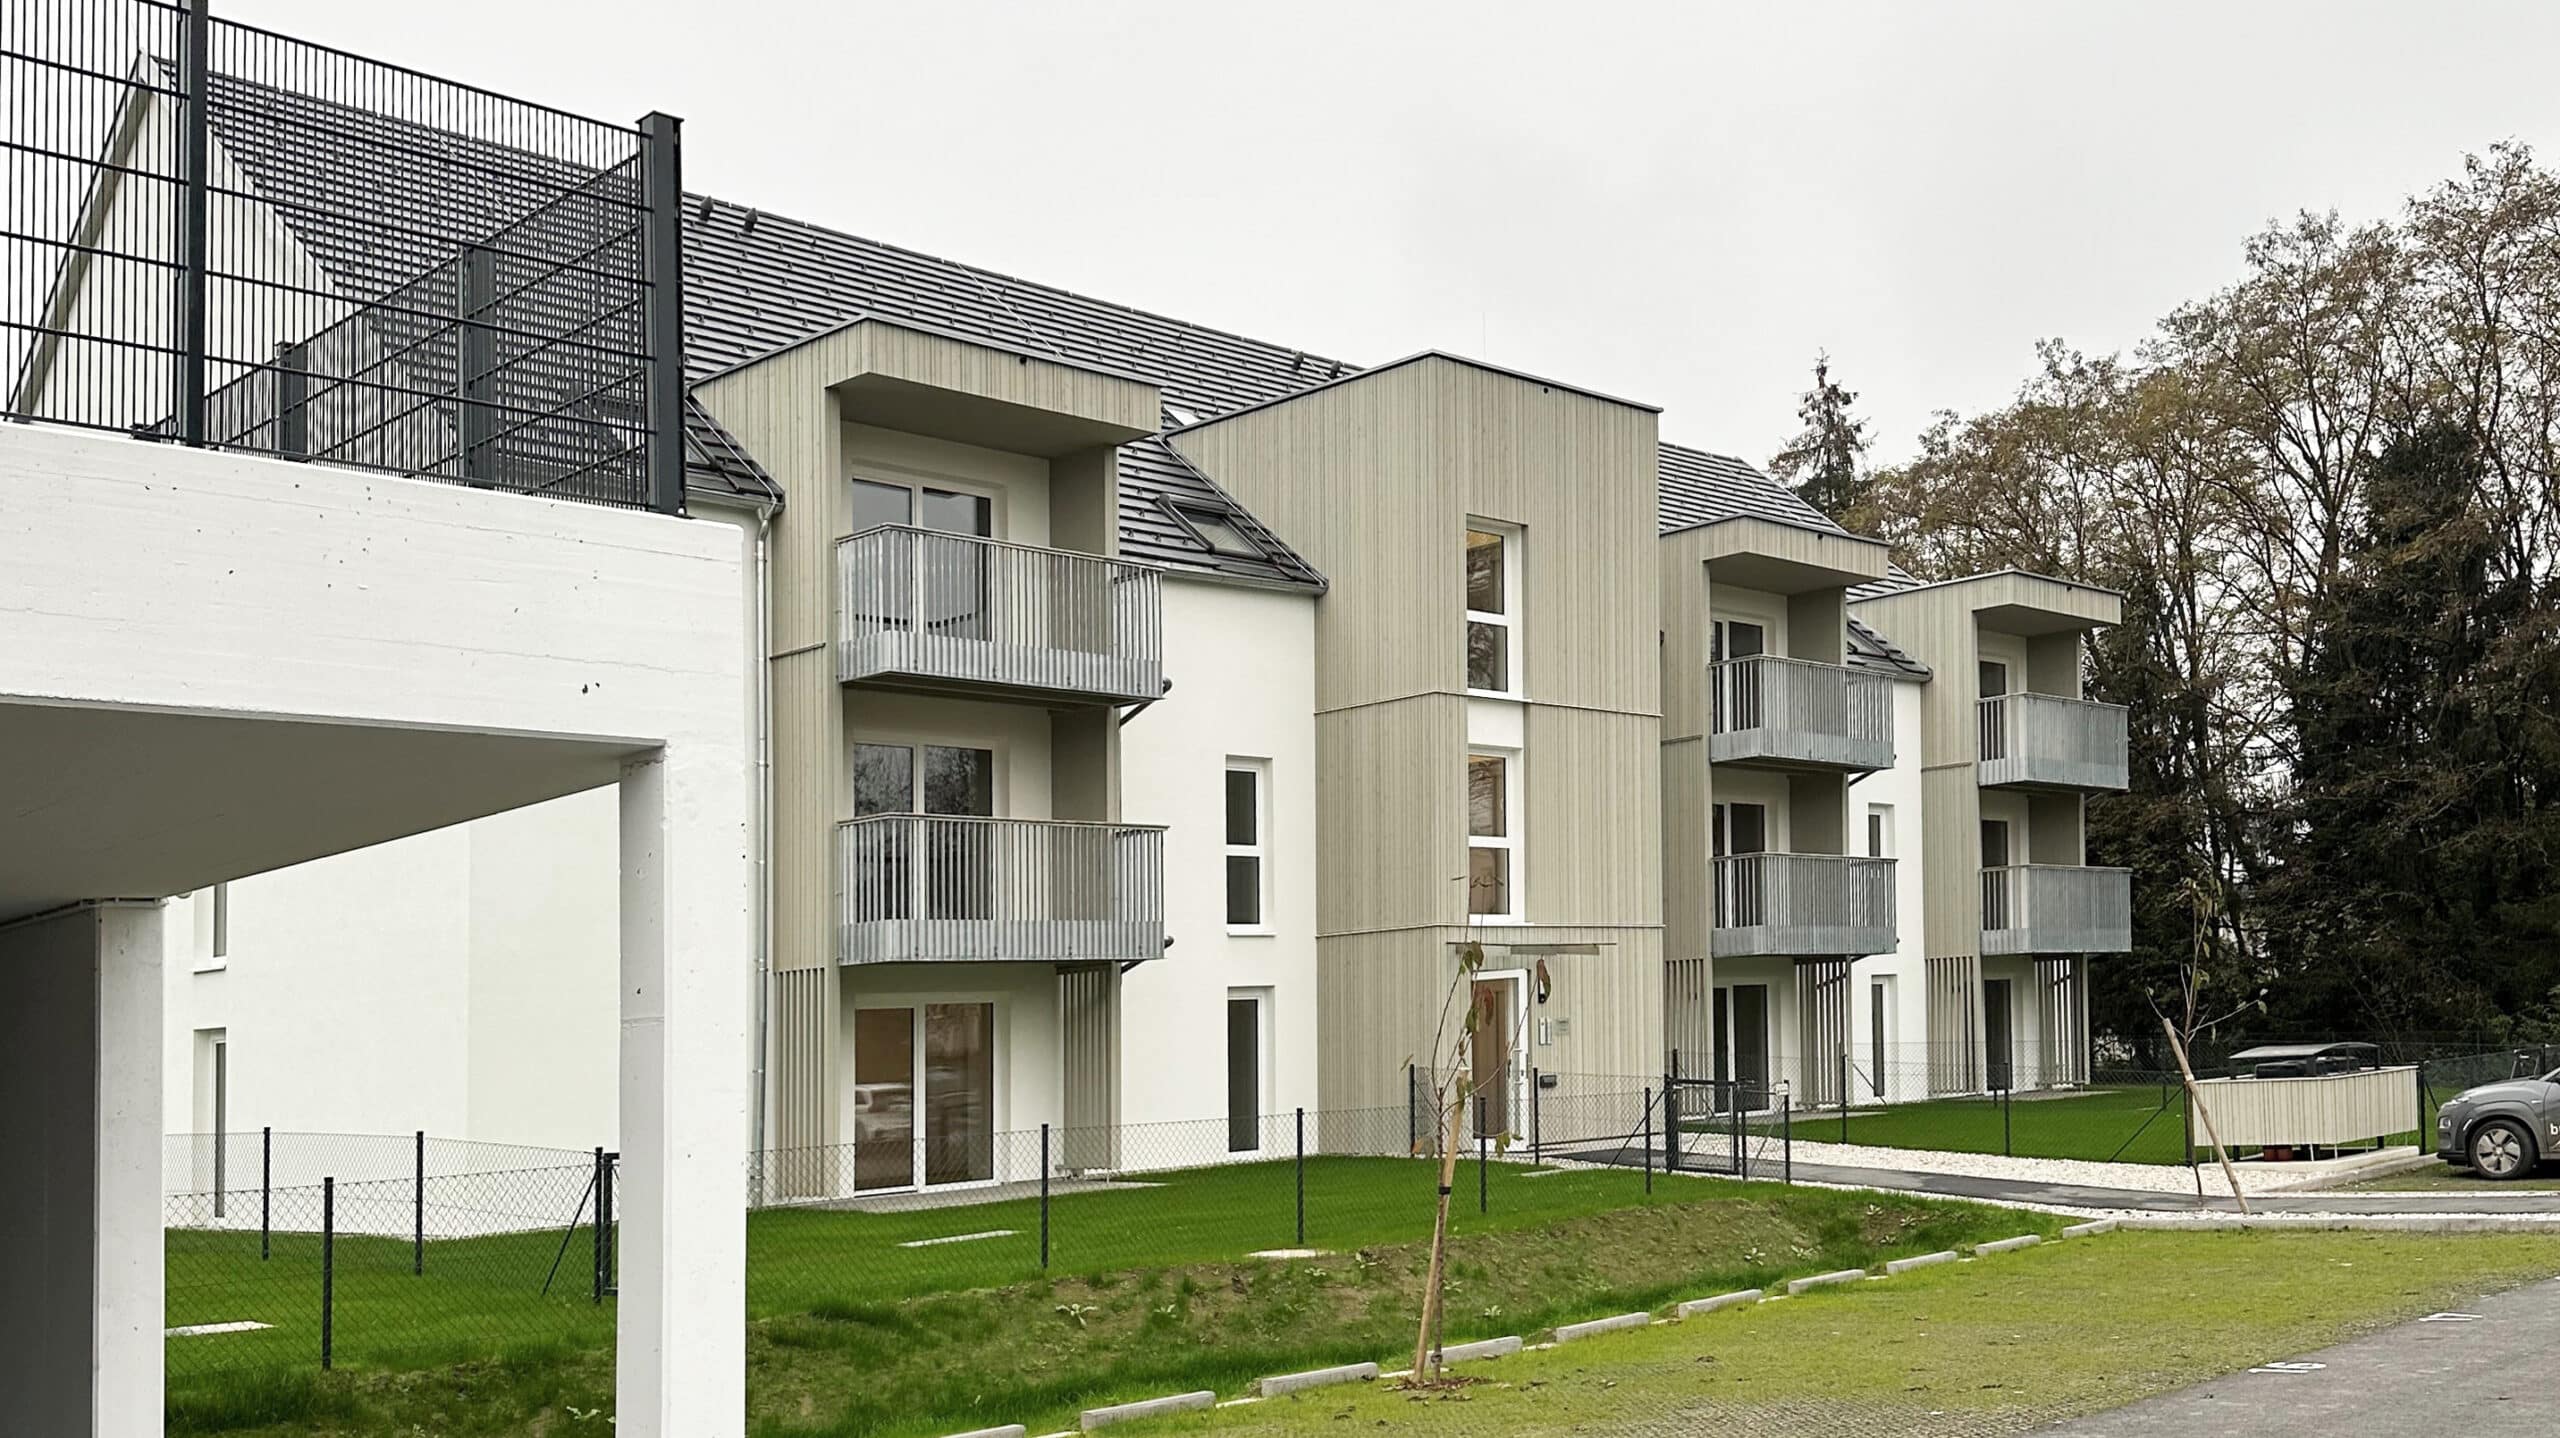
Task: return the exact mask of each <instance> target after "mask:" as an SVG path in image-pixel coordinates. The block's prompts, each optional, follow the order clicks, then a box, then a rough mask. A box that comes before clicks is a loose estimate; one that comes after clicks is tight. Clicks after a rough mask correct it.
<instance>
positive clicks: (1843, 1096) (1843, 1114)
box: [1840, 1044, 1849, 1143]
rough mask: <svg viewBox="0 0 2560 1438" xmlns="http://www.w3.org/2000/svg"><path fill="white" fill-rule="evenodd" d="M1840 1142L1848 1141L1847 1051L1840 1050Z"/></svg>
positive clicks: (1846, 1047) (1844, 1049) (1842, 1047)
mask: <svg viewBox="0 0 2560 1438" xmlns="http://www.w3.org/2000/svg"><path fill="white" fill-rule="evenodd" d="M1840 1141H1841V1142H1842V1143H1847V1142H1848V1141H1849V1049H1848V1046H1847V1045H1846V1044H1843V1045H1842V1046H1841V1048H1840Z"/></svg>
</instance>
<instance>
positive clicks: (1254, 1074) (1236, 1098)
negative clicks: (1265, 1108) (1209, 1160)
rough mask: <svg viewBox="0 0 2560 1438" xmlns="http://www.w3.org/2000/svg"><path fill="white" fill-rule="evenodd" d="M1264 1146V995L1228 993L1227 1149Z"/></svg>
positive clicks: (1248, 1149)
mask: <svg viewBox="0 0 2560 1438" xmlns="http://www.w3.org/2000/svg"><path fill="white" fill-rule="evenodd" d="M1261 1147H1262V998H1261V996H1260V995H1258V994H1229V995H1228V996H1227V1152H1229V1153H1253V1152H1255V1151H1256V1150H1258V1149H1260V1148H1261Z"/></svg>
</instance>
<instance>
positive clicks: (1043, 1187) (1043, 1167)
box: [1040, 1123, 1049, 1273]
mask: <svg viewBox="0 0 2560 1438" xmlns="http://www.w3.org/2000/svg"><path fill="white" fill-rule="evenodd" d="M1040 1271H1041V1272H1043V1273H1046V1272H1048V1271H1049V1126H1048V1125H1047V1124H1045V1123H1044V1124H1042V1125H1040Z"/></svg>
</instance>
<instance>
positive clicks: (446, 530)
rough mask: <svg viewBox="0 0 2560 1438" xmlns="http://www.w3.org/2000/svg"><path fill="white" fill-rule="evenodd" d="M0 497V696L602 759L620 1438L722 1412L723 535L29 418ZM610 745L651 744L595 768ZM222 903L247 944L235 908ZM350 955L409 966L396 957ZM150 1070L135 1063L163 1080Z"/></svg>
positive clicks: (742, 998) (731, 805) (734, 577)
mask: <svg viewBox="0 0 2560 1438" xmlns="http://www.w3.org/2000/svg"><path fill="white" fill-rule="evenodd" d="M0 493H5V494H6V496H7V500H6V505H5V508H0V656H6V659H5V664H0V691H5V692H0V701H5V702H11V703H37V704H71V705H92V706H97V705H104V706H115V707H118V708H120V709H124V710H128V711H140V712H144V713H150V714H157V715H166V716H171V717H170V720H169V722H170V723H172V724H173V725H178V724H183V723H185V722H189V721H191V720H192V718H193V717H194V716H199V715H203V716H216V717H225V718H228V719H231V720H235V721H236V720H238V719H240V718H242V717H253V718H266V717H276V718H293V719H303V720H312V721H326V723H327V724H328V725H330V726H334V727H331V728H315V729H314V730H313V731H312V734H313V738H312V741H311V742H313V743H314V744H327V743H329V742H331V741H330V738H329V736H330V735H331V734H333V733H343V734H356V733H364V734H369V735H381V734H384V733H390V734H394V735H398V734H405V733H413V732H418V731H436V732H439V733H442V734H446V735H460V736H482V735H490V736H499V735H508V736H546V737H549V738H552V739H556V740H563V741H571V742H572V743H573V744H584V745H587V746H590V747H589V748H588V749H586V750H585V751H584V752H588V753H592V754H593V755H595V756H596V757H595V758H594V759H593V760H586V761H581V763H582V765H583V764H597V765H601V766H603V767H602V768H601V769H600V770H596V771H593V772H595V774H596V777H595V778H593V779H586V778H583V777H582V778H581V781H580V782H589V783H594V782H612V781H613V778H614V776H615V774H616V773H617V772H619V774H620V776H621V777H620V782H621V785H622V793H621V795H620V796H619V798H618V800H617V806H618V808H619V810H620V816H621V823H622V833H623V835H624V837H625V842H624V843H623V844H622V846H621V864H622V869H623V883H622V885H621V890H622V892H621V900H620V903H621V909H620V912H621V914H622V919H623V923H622V933H623V936H624V944H625V948H624V950H623V953H622V956H621V965H620V969H619V971H618V978H619V982H618V983H617V985H616V990H617V992H618V993H619V995H620V1004H621V1012H620V1043H619V1050H618V1054H619V1058H620V1077H619V1082H620V1089H619V1092H620V1093H621V1095H622V1099H623V1103H622V1115H623V1118H624V1119H625V1120H626V1124H625V1131H624V1133H623V1135H622V1137H623V1140H624V1145H625V1148H626V1151H628V1152H629V1153H630V1155H631V1159H630V1162H629V1165H628V1169H627V1173H628V1176H627V1179H626V1188H625V1196H626V1200H627V1201H626V1206H625V1210H624V1212H625V1223H624V1234H625V1238H624V1273H623V1292H624V1300H623V1310H622V1343H621V1351H620V1355H619V1360H618V1374H619V1378H618V1383H619V1389H620V1394H621V1397H620V1401H619V1404H618V1411H619V1413H620V1415H621V1417H622V1422H623V1430H622V1431H624V1432H626V1433H642V1434H653V1435H654V1434H660V1433H684V1434H687V1435H689V1438H691V1435H705V1438H717V1435H719V1434H722V1433H736V1432H738V1431H740V1427H741V1423H742V1417H741V1415H742V1414H743V1412H744V1403H745V1389H744V1384H745V1376H744V1368H745V1365H744V1352H743V1337H742V1335H741V1334H740V1332H739V1330H738V1327H737V1323H736V1318H735V1315H736V1313H737V1312H738V1310H739V1305H740V1304H741V1303H743V1301H744V1282H743V1272H744V1258H745V1254H744V1242H745V1237H744V1231H743V1225H741V1224H740V1223H739V1222H738V1214H739V1208H740V1204H741V1199H742V1192H741V1189H740V1185H739V1178H738V1169H737V1163H738V1159H737V1155H739V1154H740V1153H742V1152H744V1150H745V1147H746V1143H747V1117H746V1115H747V1090H746V1077H747V1076H746V1073H745V1071H744V1070H743V1068H742V1067H741V1065H739V1063H738V1062H737V1058H738V1056H739V1055H741V1054H743V1053H745V1052H746V1050H747V1025H748V1009H747V1004H746V996H747V987H746V985H744V984H742V983H740V982H738V981H737V976H738V972H739V967H740V966H742V965H745V964H747V963H749V962H750V954H751V947H752V940H753V933H752V924H751V916H752V905H751V898H752V868H751V863H750V857H749V854H750V833H749V828H750V820H751V815H752V805H751V803H750V763H749V756H748V754H747V753H746V752H745V751H743V750H742V748H741V746H740V742H739V739H740V736H741V734H743V733H744V732H746V724H747V716H746V713H745V712H744V704H745V696H746V695H747V694H748V693H750V692H751V691H750V689H749V677H748V673H747V669H746V660H747V653H748V644H747V642H746V639H745V636H744V635H742V634H741V633H740V632H739V624H738V620H737V616H738V615H739V614H740V613H742V612H743V608H744V602H745V597H746V595H747V594H748V591H747V590H746V588H745V586H746V584H747V582H748V574H749V565H748V563H747V556H746V554H745V552H744V547H743V546H742V544H741V542H740V532H739V531H738V530H737V529H736V528H734V527H731V526H728V525H723V524H717V523H705V522H686V521H681V520H677V519H673V518H669V517H665V516H658V515H647V514H634V513H628V512H621V511H614V510H608V509H604V508H600V507H595V506H587V505H577V504H571V503H566V502H556V501H547V500H541V499H532V498H527V497H524V496H518V495H507V494H500V493H492V492H486V491H478V490H472V489H467V488H461V487H457V486H448V485H439V484H434V483H429V482H425V481H418V480H407V479H398V478H386V477H382V476H374V475H365V474H358V473H354V472H349V471H341V470H335V469H330V468H327V467H324V466H319V465H289V464H284V463H281V462H278V461H274V460H268V459H261V458H258V457H255V456H248V455H237V454H222V453H212V452H205V451H192V450H185V449H179V448H175V447H171V446H164V445H153V444H145V443H139V442H136V441H133V440H130V439H126V438H121V437H117V436H112V435H98V434H92V433H85V432H77V431H69V430H59V429H52V428H47V427H42V426H28V425H0ZM173 732H180V731H174V730H173ZM350 742H352V741H350ZM370 742H372V743H375V744H377V745H378V744H379V743H380V742H381V741H380V740H379V739H375V740H372V741H370ZM363 752H371V751H370V750H367V751H363ZM558 752H559V753H560V754H561V755H562V756H563V757H562V762H563V763H566V762H568V759H567V756H568V755H569V754H570V753H571V752H572V750H571V748H570V747H569V746H568V745H564V746H563V747H562V748H561V749H560V750H559V751H558ZM616 753H624V754H630V753H643V754H647V755H650V756H652V757H649V758H646V759H643V760H642V761H641V762H640V763H639V764H638V765H637V766H636V767H631V766H626V767H623V768H621V769H620V770H619V771H617V770H616V769H615V768H614V767H612V761H611V759H610V756H611V755H613V754H616ZM576 772H577V773H579V774H580V775H581V776H584V775H587V774H588V773H590V772H591V771H590V770H589V769H588V768H586V767H581V768H579V769H578V770H577V771H576ZM384 792H386V793H389V792H399V790H398V788H397V786H396V785H394V784H391V783H388V782H386V784H385V786H384ZM300 808H301V806H299V805H296V804H294V803H290V802H277V803H270V804H264V805H259V806H255V807H254V808H253V809H251V810H250V811H248V812H243V813H240V814H239V815H238V816H237V822H236V823H235V824H233V825H232V827H231V832H230V833H229V834H227V835H226V834H221V833H210V832H208V833H204V834H202V835H201V837H200V838H199V836H198V835H197V834H196V833H195V832H194V831H192V830H190V831H189V832H188V833H187V834H185V835H183V836H180V837H181V838H183V839H184V840H185V841H186V842H187V843H189V844H200V846H201V847H200V848H198V849H193V850H186V851H180V850H178V849H176V848H174V847H171V845H170V843H164V845H163V848H162V850H160V851H155V852H157V853H158V854H159V857H158V858H157V859H155V862H159V863H162V864H164V865H168V866H171V867H173V868H175V867H186V868H191V869H194V870H197V871H203V872H207V874H208V877H210V876H212V875H213V874H218V873H219V872H220V864H221V859H220V857H219V856H220V854H221V853H222V852H224V851H225V850H227V849H234V848H237V847H238V846H239V845H240V844H242V843H246V842H253V841H254V842H256V843H260V844H263V845H265V846H266V847H267V848H268V849H269V850H270V851H272V850H276V849H283V848H288V847H290V846H291V845H292V844H293V843H294V842H295V836H296V835H299V834H303V833H306V832H308V828H307V823H306V818H305V816H304V815H303V814H302V813H300V812H299V810H300ZM400 821H401V820H400V816H399V815H398V814H395V813H386V814H384V815H382V816H381V820H380V822H381V823H383V824H384V825H386V826H396V825H397V824H398V823H399V822H400ZM395 831H396V830H395ZM164 837H165V836H164ZM172 842H174V841H172ZM386 847H387V846H386ZM369 854H370V857H371V858H372V859H374V860H375V861H379V859H380V857H381V850H380V849H376V850H373V851H369ZM364 857H365V856H358V858H359V862H361V861H362V860H363V858H364ZM305 867H309V866H305ZM238 898H239V896H238V895H235V902H237V900H238ZM235 920H236V922H235V929H237V930H238V931H239V932H240V933H241V934H242V936H243V938H244V940H245V937H246V932H247V928H246V926H247V924H248V922H249V921H250V910H249V907H248V906H247V905H246V904H241V905H239V908H238V911H237V913H236V915H235ZM243 947H244V948H245V947H246V945H245V942H244V944H243ZM243 957H244V958H245V954H244V955H243ZM348 961H349V962H350V964H352V965H354V966H357V967H359V968H360V969H361V970H362V971H363V973H364V976H365V977H366V978H367V979H368V980H379V981H380V982H382V983H386V984H393V985H398V984H405V983H408V982H411V980H410V978H409V977H407V976H405V975H403V974H401V973H400V972H398V969H399V965H398V964H397V962H396V961H392V960H386V959H385V958H382V957H380V956H376V955H371V954H351V955H349V956H348ZM217 982H219V981H218V980H217ZM155 1007H156V1005H155ZM154 1017H155V1019H156V1018H157V1017H158V1016H157V1015H155V1016H154ZM232 1027H233V1032H234V1034H235V1035H242V1032H243V1031H242V1030H241V1029H240V1028H239V1027H238V1025H236V1024H234V1025H233V1026H232ZM245 1048H246V1045H245V1044H244V1057H245ZM150 1067H151V1065H150V1063H149V1062H148V1061H147V1060H146V1061H145V1062H143V1063H141V1064H137V1065H135V1066H133V1069H132V1070H128V1072H130V1073H131V1074H132V1077H133V1078H134V1079H135V1080H136V1081H137V1083H138V1084H139V1085H140V1087H141V1089H142V1091H143V1092H145V1093H147V1094H150V1095H153V1096H158V1097H160V1098H162V1099H163V1101H165V1091H166V1084H165V1083H164V1081H163V1079H162V1078H161V1076H159V1075H155V1074H151V1073H149V1072H148V1070H149V1068H150ZM135 1070H138V1072H137V1071H135ZM635 1130H636V1131H635ZM155 1166H156V1165H155ZM153 1207H154V1208H155V1209H156V1203H155V1204H154V1205H153ZM723 1314H726V1315H728V1317H727V1319H726V1321H725V1322H724V1321H723V1320H722V1317H721V1315H723Z"/></svg>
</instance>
